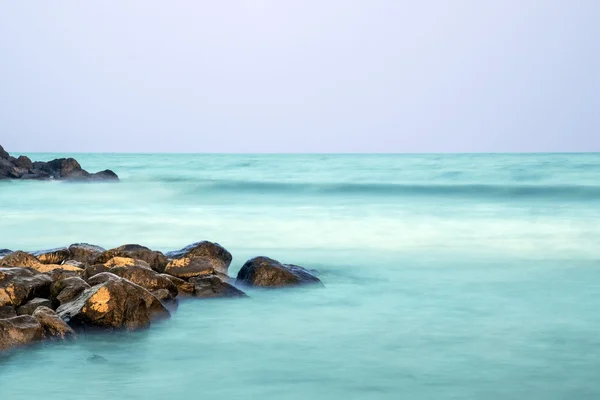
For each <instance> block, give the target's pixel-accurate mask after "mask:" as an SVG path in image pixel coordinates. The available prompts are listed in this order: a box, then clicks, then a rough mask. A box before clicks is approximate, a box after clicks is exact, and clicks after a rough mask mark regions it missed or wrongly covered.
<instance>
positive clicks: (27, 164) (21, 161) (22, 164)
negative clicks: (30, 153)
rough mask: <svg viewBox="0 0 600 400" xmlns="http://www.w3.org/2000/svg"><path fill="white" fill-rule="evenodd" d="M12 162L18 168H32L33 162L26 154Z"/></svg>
mask: <svg viewBox="0 0 600 400" xmlns="http://www.w3.org/2000/svg"><path fill="white" fill-rule="evenodd" d="M14 164H15V165H16V166H17V167H19V168H24V169H33V163H32V162H31V160H30V159H29V157H27V156H19V158H17V160H16V161H15V162H14Z"/></svg>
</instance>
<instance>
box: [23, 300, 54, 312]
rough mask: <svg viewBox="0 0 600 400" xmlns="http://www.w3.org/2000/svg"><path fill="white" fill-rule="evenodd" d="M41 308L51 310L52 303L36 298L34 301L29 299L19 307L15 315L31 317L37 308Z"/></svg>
mask: <svg viewBox="0 0 600 400" xmlns="http://www.w3.org/2000/svg"><path fill="white" fill-rule="evenodd" d="M42 306H44V307H48V308H52V302H51V301H50V300H48V299H43V298H41V297H36V298H35V299H31V300H29V301H28V302H27V303H25V304H23V305H22V306H21V307H19V308H17V314H18V315H31V314H33V312H34V311H35V310H36V309H37V308H38V307H42Z"/></svg>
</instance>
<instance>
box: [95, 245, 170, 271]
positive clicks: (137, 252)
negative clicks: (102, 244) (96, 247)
mask: <svg viewBox="0 0 600 400" xmlns="http://www.w3.org/2000/svg"><path fill="white" fill-rule="evenodd" d="M113 257H128V258H133V259H136V260H142V261H145V262H147V263H148V264H149V265H150V267H151V268H152V269H153V270H155V271H157V272H163V271H164V270H165V266H166V265H167V263H168V262H169V260H167V258H166V257H165V256H164V254H163V253H161V252H160V251H154V250H150V249H149V248H147V247H145V246H140V245H139V244H126V245H123V246H120V247H117V248H114V249H110V250H107V251H105V252H103V253H101V254H100V255H98V256H97V257H96V258H95V259H94V262H93V264H104V263H106V262H107V261H109V260H110V259H111V258H113Z"/></svg>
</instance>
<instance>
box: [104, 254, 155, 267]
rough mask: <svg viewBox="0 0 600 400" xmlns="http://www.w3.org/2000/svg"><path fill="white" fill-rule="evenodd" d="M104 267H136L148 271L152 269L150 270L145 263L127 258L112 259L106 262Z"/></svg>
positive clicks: (148, 265)
mask: <svg viewBox="0 0 600 400" xmlns="http://www.w3.org/2000/svg"><path fill="white" fill-rule="evenodd" d="M104 265H105V266H106V267H107V268H114V267H132V266H137V267H141V268H146V269H150V270H151V269H152V268H150V264H148V263H147V262H146V261H143V260H136V259H134V258H129V257H113V258H111V259H110V260H108V261H107V262H105V263H104Z"/></svg>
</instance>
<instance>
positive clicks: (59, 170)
mask: <svg viewBox="0 0 600 400" xmlns="http://www.w3.org/2000/svg"><path fill="white" fill-rule="evenodd" d="M48 165H49V166H50V168H51V169H52V171H53V172H54V173H55V175H54V176H55V178H57V179H69V180H86V179H87V178H88V177H89V175H90V174H89V173H88V172H87V171H85V170H84V169H83V168H81V165H79V163H78V162H77V160H75V159H74V158H57V159H55V160H52V161H48Z"/></svg>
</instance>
